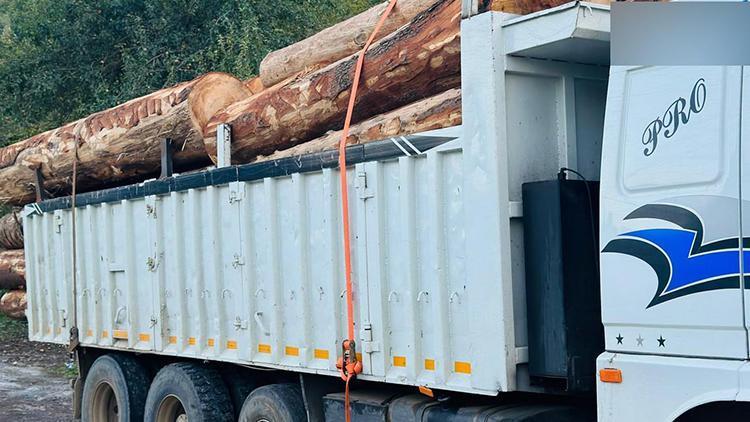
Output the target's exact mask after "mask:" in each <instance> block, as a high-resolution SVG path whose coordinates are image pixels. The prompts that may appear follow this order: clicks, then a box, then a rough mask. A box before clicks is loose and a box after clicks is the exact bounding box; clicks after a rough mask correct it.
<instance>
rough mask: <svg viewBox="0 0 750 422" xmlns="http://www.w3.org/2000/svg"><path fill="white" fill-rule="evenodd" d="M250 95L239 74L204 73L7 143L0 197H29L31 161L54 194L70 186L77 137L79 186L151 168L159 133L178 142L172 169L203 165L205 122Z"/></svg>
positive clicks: (16, 200) (155, 164) (112, 182)
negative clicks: (234, 75)
mask: <svg viewBox="0 0 750 422" xmlns="http://www.w3.org/2000/svg"><path fill="white" fill-rule="evenodd" d="M249 95H250V91H249V90H248V89H247V88H246V87H245V86H244V84H243V83H242V81H240V80H238V79H236V78H234V77H232V76H230V75H228V74H224V73H209V74H206V75H203V76H202V77H200V78H198V79H195V80H193V81H190V82H186V83H182V84H179V85H175V86H173V87H171V88H166V89H162V90H160V91H157V92H154V93H152V94H149V95H146V96H144V97H141V98H137V99H134V100H131V101H128V102H126V103H124V104H121V105H119V106H116V107H114V108H111V109H108V110H105V111H101V112H98V113H95V114H92V115H91V116H89V117H86V118H84V119H81V120H78V121H76V122H72V123H69V124H67V125H65V126H63V127H60V128H57V129H53V130H50V131H48V132H44V133H42V134H39V135H36V136H34V137H32V138H29V139H27V140H24V141H21V142H20V143H18V144H14V145H11V146H8V147H5V148H3V149H2V150H0V179H2V180H3V183H2V184H0V201H2V202H5V203H8V204H12V205H23V204H26V203H28V202H30V201H32V200H33V199H34V197H35V195H34V181H35V178H34V170H33V169H35V168H39V169H40V170H41V175H42V177H43V179H44V189H46V190H47V191H48V192H50V193H52V194H53V195H64V194H68V193H69V192H70V190H71V177H72V173H73V161H74V155H75V151H74V150H75V144H76V139H78V179H77V184H78V190H79V192H84V191H86V190H92V189H101V188H104V187H109V186H116V185H119V184H123V183H130V182H135V181H142V180H143V179H145V178H148V177H152V176H155V175H156V174H157V173H158V171H159V168H160V157H161V153H160V144H161V141H162V139H164V138H171V139H172V140H173V141H174V143H175V145H176V149H175V152H174V160H175V161H174V165H175V170H176V171H183V170H186V169H191V168H196V167H199V166H202V165H206V164H207V163H209V161H208V157H207V155H206V152H205V149H204V146H203V141H202V132H203V128H204V126H205V124H206V122H207V121H208V120H209V118H210V117H211V116H212V115H214V114H215V113H216V112H217V111H218V110H220V109H222V108H224V107H226V106H227V105H229V104H231V103H234V102H237V101H239V100H241V99H243V98H246V97H248V96H249Z"/></svg>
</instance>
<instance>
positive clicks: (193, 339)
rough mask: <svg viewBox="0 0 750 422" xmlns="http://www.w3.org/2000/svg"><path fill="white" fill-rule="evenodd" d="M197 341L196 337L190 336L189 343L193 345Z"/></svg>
mask: <svg viewBox="0 0 750 422" xmlns="http://www.w3.org/2000/svg"><path fill="white" fill-rule="evenodd" d="M196 343H197V342H196V341H195V337H188V344H189V345H191V346H195V344H196Z"/></svg>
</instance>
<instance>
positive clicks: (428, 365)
mask: <svg viewBox="0 0 750 422" xmlns="http://www.w3.org/2000/svg"><path fill="white" fill-rule="evenodd" d="M424 369H426V370H428V371H434V370H435V359H425V360H424Z"/></svg>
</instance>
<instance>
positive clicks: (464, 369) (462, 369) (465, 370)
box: [453, 361, 471, 374]
mask: <svg viewBox="0 0 750 422" xmlns="http://www.w3.org/2000/svg"><path fill="white" fill-rule="evenodd" d="M453 368H454V370H455V371H456V372H457V373H459V374H470V373H471V363H469V362H459V361H456V362H455V363H454V364H453Z"/></svg>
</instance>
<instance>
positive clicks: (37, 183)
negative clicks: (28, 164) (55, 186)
mask: <svg viewBox="0 0 750 422" xmlns="http://www.w3.org/2000/svg"><path fill="white" fill-rule="evenodd" d="M34 191H35V193H36V202H42V201H44V200H45V199H49V193H47V191H46V190H44V176H43V175H42V166H36V168H34Z"/></svg>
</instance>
